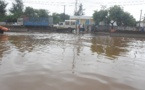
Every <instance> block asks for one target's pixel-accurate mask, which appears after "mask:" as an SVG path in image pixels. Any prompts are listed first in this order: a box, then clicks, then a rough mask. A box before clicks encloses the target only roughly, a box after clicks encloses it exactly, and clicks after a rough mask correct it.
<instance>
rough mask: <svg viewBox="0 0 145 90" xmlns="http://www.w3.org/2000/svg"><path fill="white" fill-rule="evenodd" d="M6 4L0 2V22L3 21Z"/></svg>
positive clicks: (1, 0) (0, 0)
mask: <svg viewBox="0 0 145 90" xmlns="http://www.w3.org/2000/svg"><path fill="white" fill-rule="evenodd" d="M7 5H8V4H7V3H5V1H3V0H0V17H1V18H0V21H3V20H4V17H5V15H6V7H7Z"/></svg>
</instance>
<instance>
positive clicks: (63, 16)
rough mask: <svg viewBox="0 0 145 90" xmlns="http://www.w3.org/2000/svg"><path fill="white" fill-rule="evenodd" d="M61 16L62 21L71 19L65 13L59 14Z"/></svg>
mask: <svg viewBox="0 0 145 90" xmlns="http://www.w3.org/2000/svg"><path fill="white" fill-rule="evenodd" d="M59 16H60V18H61V19H62V21H64V20H68V19H69V17H70V16H69V15H67V14H64V13H61V14H59Z"/></svg>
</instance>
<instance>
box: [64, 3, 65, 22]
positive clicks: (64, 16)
mask: <svg viewBox="0 0 145 90" xmlns="http://www.w3.org/2000/svg"><path fill="white" fill-rule="evenodd" d="M64 21H65V5H64Z"/></svg>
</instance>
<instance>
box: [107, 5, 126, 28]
mask: <svg viewBox="0 0 145 90" xmlns="http://www.w3.org/2000/svg"><path fill="white" fill-rule="evenodd" d="M109 15H110V18H111V20H113V21H114V22H116V23H117V25H118V26H121V25H122V19H123V15H124V11H123V9H122V8H121V7H120V6H117V5H115V6H113V7H110V9H109Z"/></svg>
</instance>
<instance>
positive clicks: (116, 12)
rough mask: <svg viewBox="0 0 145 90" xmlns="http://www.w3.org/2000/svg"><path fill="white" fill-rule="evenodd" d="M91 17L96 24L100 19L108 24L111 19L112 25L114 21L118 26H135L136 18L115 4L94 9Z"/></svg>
mask: <svg viewBox="0 0 145 90" xmlns="http://www.w3.org/2000/svg"><path fill="white" fill-rule="evenodd" d="M93 19H94V21H95V22H96V24H99V22H101V21H103V22H105V23H106V24H109V23H110V22H111V20H112V21H113V22H111V24H112V27H113V24H114V22H116V23H117V25H118V26H135V23H136V20H135V18H134V17H133V16H132V15H130V14H129V13H128V12H125V11H124V10H123V9H122V8H121V7H120V6H117V5H115V6H113V7H110V8H109V9H102V10H100V11H95V12H94V14H93Z"/></svg>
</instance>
